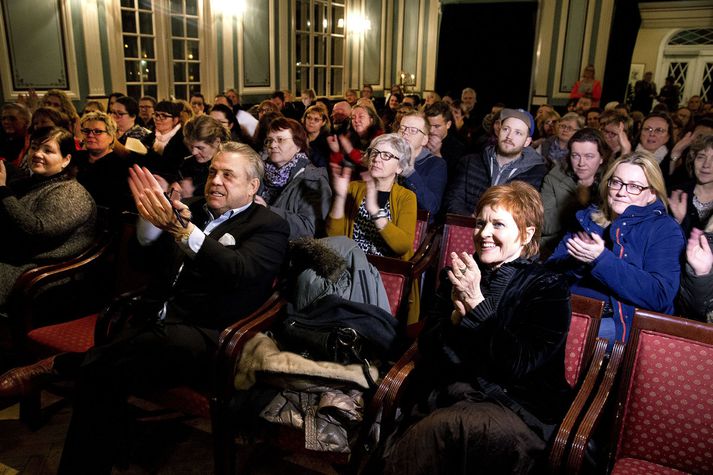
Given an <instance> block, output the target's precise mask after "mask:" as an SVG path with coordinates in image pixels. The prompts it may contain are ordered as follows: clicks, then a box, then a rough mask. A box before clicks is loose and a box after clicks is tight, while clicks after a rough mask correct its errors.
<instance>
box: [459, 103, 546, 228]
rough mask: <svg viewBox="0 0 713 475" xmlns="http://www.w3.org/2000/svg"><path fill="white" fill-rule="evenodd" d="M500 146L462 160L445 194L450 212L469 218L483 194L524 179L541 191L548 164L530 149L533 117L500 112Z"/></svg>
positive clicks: (510, 110)
mask: <svg viewBox="0 0 713 475" xmlns="http://www.w3.org/2000/svg"><path fill="white" fill-rule="evenodd" d="M500 123H501V127H500V132H499V133H498V142H497V146H495V147H493V146H487V147H485V149H484V150H483V153H482V154H478V153H475V154H471V155H465V156H464V157H463V158H461V162H460V164H459V165H458V171H457V173H456V175H455V181H453V182H452V184H451V186H450V191H449V193H448V194H447V195H446V209H447V211H448V212H449V213H455V214H461V215H466V216H470V215H472V214H473V210H475V205H476V203H477V202H478V199H479V198H480V195H482V194H483V192H484V191H485V190H486V189H488V188H489V187H490V186H493V185H502V184H505V183H510V182H512V181H514V180H521V181H524V182H526V183H529V184H531V185H532V186H534V187H535V188H537V189H539V188H540V186H541V185H542V179H543V178H544V177H545V174H546V173H547V167H546V166H545V161H544V160H543V159H542V157H541V156H540V154H538V153H537V152H535V151H534V150H533V149H532V148H530V147H529V145H530V142H531V141H532V133H533V130H534V128H535V124H534V120H533V119H532V116H531V115H530V114H529V113H528V112H526V111H524V110H522V109H503V110H502V111H501V112H500Z"/></svg>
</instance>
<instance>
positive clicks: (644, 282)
mask: <svg viewBox="0 0 713 475" xmlns="http://www.w3.org/2000/svg"><path fill="white" fill-rule="evenodd" d="M599 191H600V199H601V204H600V205H599V206H590V207H589V208H587V209H584V210H581V211H578V212H577V220H578V223H579V225H578V228H577V230H575V231H572V232H569V233H567V235H565V237H564V238H563V239H562V241H561V242H560V244H559V245H558V246H557V249H555V251H554V254H552V256H551V257H550V259H549V260H548V264H550V265H552V266H553V268H554V269H556V270H558V271H560V272H564V273H566V274H567V275H568V276H569V277H570V279H571V281H572V292H573V293H577V294H581V295H585V296H588V297H592V298H596V299H598V300H604V301H605V302H607V306H606V307H605V314H604V316H603V318H602V325H601V329H600V332H599V334H600V336H603V337H605V338H607V339H608V340H609V341H610V342H613V341H615V340H617V341H626V340H627V338H628V336H629V330H630V327H631V319H632V318H633V316H634V307H640V308H647V309H653V310H655V311H662V312H667V313H672V312H673V303H674V299H675V297H676V293H677V290H678V286H679V283H680V282H679V281H680V276H681V264H680V258H681V252H682V251H683V247H684V237H683V233H682V232H681V227H680V226H679V225H678V224H677V223H676V221H675V220H674V219H673V218H671V217H670V216H669V215H668V213H667V211H666V204H667V202H668V199H667V198H666V189H665V186H664V181H663V176H662V175H661V170H660V169H659V167H658V164H657V163H656V159H655V158H654V157H653V156H652V155H651V154H650V153H648V152H635V153H632V154H630V155H626V156H624V157H621V158H619V159H618V160H616V161H615V162H614V163H612V164H611V166H610V167H609V169H608V170H607V172H606V173H605V174H604V176H603V177H602V182H601V184H600V186H599Z"/></svg>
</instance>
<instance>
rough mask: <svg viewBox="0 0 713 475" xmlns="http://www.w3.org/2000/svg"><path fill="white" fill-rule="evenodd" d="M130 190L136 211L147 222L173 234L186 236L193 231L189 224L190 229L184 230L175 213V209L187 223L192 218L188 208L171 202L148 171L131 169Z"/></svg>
mask: <svg viewBox="0 0 713 475" xmlns="http://www.w3.org/2000/svg"><path fill="white" fill-rule="evenodd" d="M129 188H130V189H131V194H132V195H133V197H134V202H135V203H136V209H137V210H138V212H139V214H140V215H141V217H142V218H144V219H145V220H146V221H148V222H150V223H151V224H153V225H154V226H156V227H157V228H159V229H163V230H164V231H167V232H170V233H172V234H185V233H186V231H190V229H192V228H191V226H193V225H192V224H191V223H188V228H184V227H183V225H182V224H181V223H180V222H179V220H178V218H177V217H176V213H175V212H174V208H175V209H176V211H178V212H179V213H180V214H181V217H182V218H183V219H184V220H186V221H187V220H189V219H190V218H191V213H190V211H189V210H188V206H186V205H185V204H183V203H181V202H180V201H179V200H173V201H171V202H169V200H168V199H167V198H166V195H165V193H164V190H163V188H162V187H161V185H160V184H159V182H158V181H157V180H156V178H155V177H154V176H153V174H151V172H150V171H149V170H148V169H146V168H141V167H139V166H138V165H134V166H133V167H132V168H130V169H129Z"/></svg>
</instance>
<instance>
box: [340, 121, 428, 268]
mask: <svg viewBox="0 0 713 475" xmlns="http://www.w3.org/2000/svg"><path fill="white" fill-rule="evenodd" d="M366 158H367V163H368V171H366V172H363V173H362V174H361V177H362V179H361V180H358V181H351V175H352V168H350V167H348V166H342V165H340V164H336V163H332V164H331V168H332V192H333V194H334V196H333V201H332V207H331V209H330V211H329V217H328V218H327V234H328V235H329V236H348V237H350V238H352V239H354V240H355V241H356V242H357V244H359V247H361V249H362V250H363V251H364V252H366V253H367V254H376V255H379V256H387V257H398V258H401V259H404V260H408V259H409V258H410V257H411V256H412V255H413V240H414V234H415V232H416V195H415V194H414V193H413V192H412V191H410V190H408V189H406V188H404V187H402V186H401V185H399V184H398V183H397V182H396V176H397V175H398V174H399V173H401V172H402V171H403V169H404V168H405V167H407V166H408V165H409V161H410V159H411V146H410V145H409V143H408V142H407V141H406V140H405V139H404V138H403V137H401V136H400V135H398V134H386V135H380V136H379V137H377V138H375V139H374V140H373V141H372V142H371V145H370V146H369V148H368V149H367V155H366Z"/></svg>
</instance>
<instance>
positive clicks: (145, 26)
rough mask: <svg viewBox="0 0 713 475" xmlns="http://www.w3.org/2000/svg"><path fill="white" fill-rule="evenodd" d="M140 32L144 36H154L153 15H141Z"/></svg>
mask: <svg viewBox="0 0 713 475" xmlns="http://www.w3.org/2000/svg"><path fill="white" fill-rule="evenodd" d="M139 31H140V32H141V33H142V34H144V35H153V13H139Z"/></svg>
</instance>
